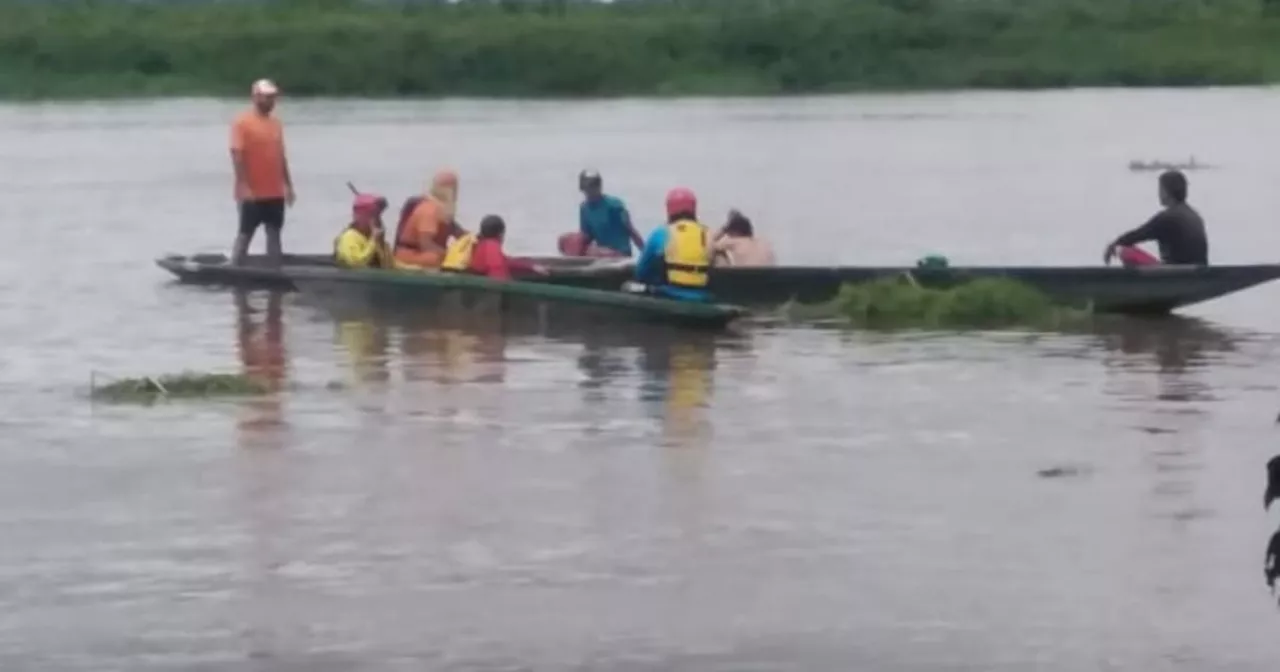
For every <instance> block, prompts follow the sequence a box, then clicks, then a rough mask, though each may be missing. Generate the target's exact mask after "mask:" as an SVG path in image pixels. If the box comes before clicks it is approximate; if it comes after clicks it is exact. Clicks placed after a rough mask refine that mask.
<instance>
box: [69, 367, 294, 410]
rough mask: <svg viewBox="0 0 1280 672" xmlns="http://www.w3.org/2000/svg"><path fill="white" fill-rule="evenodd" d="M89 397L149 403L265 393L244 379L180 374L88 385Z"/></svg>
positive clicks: (221, 375) (229, 375) (200, 374)
mask: <svg viewBox="0 0 1280 672" xmlns="http://www.w3.org/2000/svg"><path fill="white" fill-rule="evenodd" d="M91 387H92V389H91V390H90V396H91V397H93V398H94V399H97V400H100V401H112V402H132V403H150V402H154V401H158V400H160V399H166V398H168V399H192V398H206V397H226V396H249V395H259V394H266V393H267V392H268V391H269V390H268V388H267V386H266V385H264V384H263V383H261V382H258V381H256V380H254V379H252V378H249V377H248V376H244V375H240V374H226V373H181V374H177V375H169V376H160V377H158V378H155V377H151V376H144V377H141V378H122V379H120V380H115V381H112V382H110V383H108V384H106V385H96V384H94V385H91Z"/></svg>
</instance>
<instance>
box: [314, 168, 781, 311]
mask: <svg viewBox="0 0 1280 672" xmlns="http://www.w3.org/2000/svg"><path fill="white" fill-rule="evenodd" d="M578 185H579V188H580V189H581V190H582V192H583V196H584V198H583V202H582V205H581V207H580V209H579V231H578V232H577V233H573V234H565V235H564V236H561V239H560V249H561V252H562V253H563V254H565V255H568V256H594V257H631V256H632V254H633V248H632V244H633V243H634V244H635V246H636V248H638V249H639V251H640V255H639V258H638V260H637V262H636V280H637V281H638V282H639V283H640V284H641V285H643V286H644V287H645V288H647V289H648V290H649V291H652V292H653V293H655V294H659V295H663V296H667V297H670V298H676V299H686V300H695V301H696V300H705V299H707V298H709V297H708V296H707V294H706V286H707V279H708V278H707V273H708V271H709V270H710V268H711V267H712V266H715V265H737V266H744V265H772V264H773V263H774V255H773V251H772V249H771V247H770V246H769V244H768V243H767V242H766V241H764V240H762V239H760V238H757V237H756V236H755V231H754V229H753V227H752V224H751V220H749V219H748V218H747V217H746V215H743V214H742V213H741V212H738V211H737V210H733V211H731V212H730V214H729V219H728V222H726V223H725V225H724V226H723V227H721V229H720V230H719V231H718V232H716V233H715V234H712V232H711V231H710V230H709V229H708V228H707V227H706V226H705V225H703V224H702V223H701V222H699V220H698V199H697V196H696V195H695V194H694V193H693V191H691V190H689V189H686V188H682V187H681V188H675V189H672V190H671V191H670V193H668V194H667V199H666V213H667V222H666V224H665V225H663V226H660V227H658V228H657V229H655V230H654V232H653V233H652V234H650V236H649V237H648V239H644V238H642V237H641V236H640V234H639V232H638V231H636V228H635V226H634V225H633V224H632V223H631V216H630V213H629V212H628V210H627V207H626V205H625V204H624V203H623V202H622V201H621V200H620V199H618V198H616V197H613V196H608V195H606V194H604V193H603V190H602V186H603V180H602V179H601V177H600V174H599V173H598V172H596V171H594V170H584V171H582V173H581V174H580V175H579V179H578ZM457 195H458V176H457V175H456V174H455V173H453V172H452V171H441V172H440V173H437V174H436V176H435V177H434V178H433V179H432V181H431V184H430V185H429V187H428V188H427V190H426V192H425V194H423V195H422V196H415V197H413V198H410V199H409V200H408V201H406V203H405V205H404V207H403V208H402V209H401V214H400V221H399V223H398V225H397V227H396V231H395V234H394V235H393V236H392V238H391V241H392V242H391V243H388V242H387V236H386V230H385V228H384V225H383V222H382V215H383V213H384V212H385V211H386V209H387V207H388V202H387V199H386V198H384V197H382V196H379V195H377V194H357V195H356V196H355V200H354V202H353V203H352V208H351V210H352V218H351V222H350V224H348V225H347V226H346V228H344V229H343V231H342V232H341V233H340V234H339V235H338V237H337V239H336V240H335V241H334V258H335V261H336V262H337V264H338V265H340V266H343V267H346V268H396V269H401V270H419V271H445V272H458V273H474V274H477V275H483V276H485V277H489V278H493V279H499V280H508V279H511V278H512V277H513V275H531V274H546V273H547V270H546V269H545V268H542V267H541V266H539V265H537V264H533V263H530V262H528V261H526V260H522V259H519V258H513V257H509V256H507V254H506V252H505V251H504V250H503V247H502V244H503V240H504V238H505V235H506V223H505V222H504V221H503V219H502V218H501V217H499V216H497V215H486V216H485V217H484V218H483V219H482V220H481V221H480V227H479V231H478V232H476V233H474V234H473V233H470V232H468V231H467V230H466V229H465V228H463V227H462V226H461V225H460V224H459V223H458V221H457V219H456V215H457V207H456V206H457Z"/></svg>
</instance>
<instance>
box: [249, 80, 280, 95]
mask: <svg viewBox="0 0 1280 672" xmlns="http://www.w3.org/2000/svg"><path fill="white" fill-rule="evenodd" d="M251 91H252V93H253V95H255V96H258V95H262V96H274V95H276V94H277V93H279V92H280V89H278V88H276V83H275V82H273V81H271V80H269V79H259V80H258V81H256V82H254V83H253V88H252V89H251Z"/></svg>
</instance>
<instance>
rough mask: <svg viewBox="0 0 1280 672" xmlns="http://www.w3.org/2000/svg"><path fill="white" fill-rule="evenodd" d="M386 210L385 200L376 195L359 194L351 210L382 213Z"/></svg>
mask: <svg viewBox="0 0 1280 672" xmlns="http://www.w3.org/2000/svg"><path fill="white" fill-rule="evenodd" d="M386 208H387V199H385V198H383V197H381V196H379V195H377V194H359V195H357V196H356V200H355V202H353V203H352V204H351V209H352V210H353V211H355V212H373V213H377V212H382V211H383V210H385V209H386Z"/></svg>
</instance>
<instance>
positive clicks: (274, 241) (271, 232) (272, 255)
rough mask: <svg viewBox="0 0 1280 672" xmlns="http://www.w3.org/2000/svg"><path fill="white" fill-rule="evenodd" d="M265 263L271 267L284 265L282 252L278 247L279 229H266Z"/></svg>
mask: <svg viewBox="0 0 1280 672" xmlns="http://www.w3.org/2000/svg"><path fill="white" fill-rule="evenodd" d="M267 262H268V263H270V264H271V265H272V266H277V267H278V266H281V265H282V264H283V263H284V250H283V249H281V245H280V229H278V228H276V227H274V226H269V227H267Z"/></svg>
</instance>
